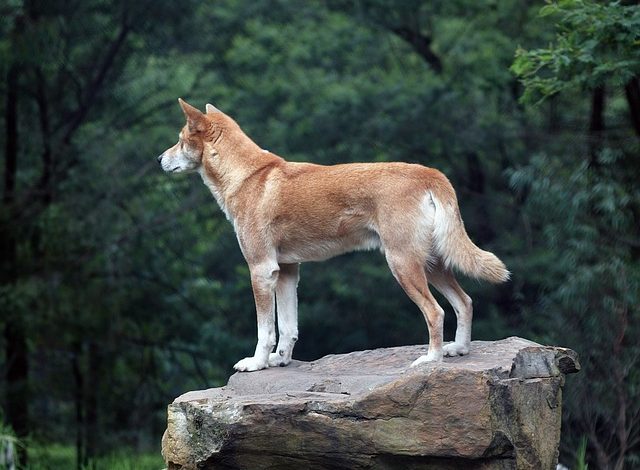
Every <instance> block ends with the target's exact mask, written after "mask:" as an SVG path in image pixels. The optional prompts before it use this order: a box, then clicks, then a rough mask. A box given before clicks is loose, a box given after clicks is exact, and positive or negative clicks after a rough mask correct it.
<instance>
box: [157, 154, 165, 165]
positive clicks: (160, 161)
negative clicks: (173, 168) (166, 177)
mask: <svg viewBox="0 0 640 470" xmlns="http://www.w3.org/2000/svg"><path fill="white" fill-rule="evenodd" d="M163 156H164V153H163V154H162V155H158V158H157V160H158V163H162V157H163Z"/></svg>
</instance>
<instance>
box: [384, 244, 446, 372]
mask: <svg viewBox="0 0 640 470" xmlns="http://www.w3.org/2000/svg"><path fill="white" fill-rule="evenodd" d="M386 257H387V263H388V264H389V268H391V272H392V273H393V276H394V277H395V278H396V279H397V281H398V283H399V284H400V285H401V286H402V288H403V289H404V291H405V292H406V293H407V295H408V296H409V298H410V299H411V300H413V302H415V304H416V305H417V306H418V307H419V308H420V311H421V312H422V315H424V319H425V320H426V322H427V327H428V329H429V350H428V351H427V355H426V356H420V357H419V358H418V359H416V360H415V361H414V362H413V364H411V366H412V367H413V366H416V365H418V364H421V363H423V362H438V361H442V325H443V321H444V311H443V310H442V308H441V307H440V305H438V302H436V299H434V298H433V295H431V292H430V291H429V285H428V284H427V276H426V273H425V270H424V267H423V264H422V261H417V260H418V259H420V258H419V257H416V256H411V255H408V254H407V253H395V254H394V253H393V252H389V251H387V252H386Z"/></svg>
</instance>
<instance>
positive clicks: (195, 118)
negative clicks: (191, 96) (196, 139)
mask: <svg viewBox="0 0 640 470" xmlns="http://www.w3.org/2000/svg"><path fill="white" fill-rule="evenodd" d="M178 103H180V107H181V108H182V111H183V112H184V117H185V118H187V124H188V125H189V132H202V131H204V130H205V129H206V128H207V120H206V119H205V117H204V114H202V112H201V111H200V110H199V109H197V108H194V107H193V106H191V105H190V104H189V103H187V102H186V101H184V100H183V99H182V98H178Z"/></svg>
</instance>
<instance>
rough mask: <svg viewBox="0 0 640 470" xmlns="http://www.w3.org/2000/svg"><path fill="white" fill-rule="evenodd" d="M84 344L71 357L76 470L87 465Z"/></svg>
mask: <svg viewBox="0 0 640 470" xmlns="http://www.w3.org/2000/svg"><path fill="white" fill-rule="evenodd" d="M81 358H82V344H81V343H80V342H76V343H75V344H74V345H73V352H72V357H71V370H72V371H73V381H74V382H75V391H74V397H73V398H74V401H75V406H76V469H77V470H81V469H82V468H83V467H84V466H85V465H86V461H85V455H86V454H85V452H84V447H85V446H84V442H85V436H84V377H83V374H82V365H81Z"/></svg>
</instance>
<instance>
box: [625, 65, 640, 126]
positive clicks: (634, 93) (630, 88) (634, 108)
mask: <svg viewBox="0 0 640 470" xmlns="http://www.w3.org/2000/svg"><path fill="white" fill-rule="evenodd" d="M624 91H625V94H626V96H627V104H628V105H629V115H630V116H631V124H632V125H633V130H634V131H635V132H636V134H637V135H638V137H640V79H639V78H638V77H633V78H632V79H631V80H629V81H628V82H627V84H626V85H625V87H624Z"/></svg>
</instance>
